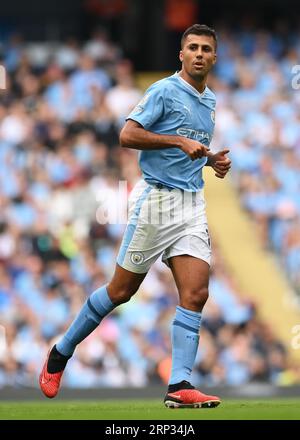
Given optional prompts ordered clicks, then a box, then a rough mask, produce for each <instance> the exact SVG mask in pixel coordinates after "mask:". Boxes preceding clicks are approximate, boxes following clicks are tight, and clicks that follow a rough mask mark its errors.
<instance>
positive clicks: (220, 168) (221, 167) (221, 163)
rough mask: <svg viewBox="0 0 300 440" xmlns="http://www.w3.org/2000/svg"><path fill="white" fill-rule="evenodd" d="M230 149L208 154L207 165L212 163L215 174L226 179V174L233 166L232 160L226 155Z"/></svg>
mask: <svg viewBox="0 0 300 440" xmlns="http://www.w3.org/2000/svg"><path fill="white" fill-rule="evenodd" d="M229 151H230V150H227V149H226V150H221V151H218V153H215V154H211V155H210V154H209V156H208V163H207V165H210V166H211V167H212V168H213V169H214V171H215V176H216V177H219V179H224V177H225V176H226V174H227V173H228V171H229V170H230V168H231V160H230V159H229V157H227V156H226V154H228V153H229Z"/></svg>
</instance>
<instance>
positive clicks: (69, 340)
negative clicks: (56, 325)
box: [56, 286, 116, 356]
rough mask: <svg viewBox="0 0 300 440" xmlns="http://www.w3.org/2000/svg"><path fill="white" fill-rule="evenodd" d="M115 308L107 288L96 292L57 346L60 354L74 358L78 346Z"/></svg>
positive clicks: (103, 287)
mask: <svg viewBox="0 0 300 440" xmlns="http://www.w3.org/2000/svg"><path fill="white" fill-rule="evenodd" d="M115 307H116V306H115V305H114V304H113V303H112V302H111V300H110V298H109V296H108V293H107V289H106V286H102V287H100V288H99V289H97V290H95V292H93V293H92V294H91V296H90V297H89V298H88V299H87V301H86V302H85V303H84V305H83V307H82V309H81V310H80V312H79V314H78V315H77V316H76V318H75V319H74V321H73V322H72V324H71V325H70V327H69V328H68V330H67V331H66V333H65V334H64V336H63V337H62V339H61V340H60V341H59V342H58V343H57V344H56V348H57V350H58V351H59V353H61V354H63V355H64V356H72V354H73V353H74V350H75V348H76V345H77V344H79V343H80V342H81V341H83V340H84V339H85V338H86V337H87V336H88V335H89V334H90V333H92V331H93V330H95V328H96V327H98V325H99V324H100V322H101V321H102V319H103V318H104V317H105V316H106V315H107V314H108V313H109V312H111V311H112V310H113V309H114V308H115Z"/></svg>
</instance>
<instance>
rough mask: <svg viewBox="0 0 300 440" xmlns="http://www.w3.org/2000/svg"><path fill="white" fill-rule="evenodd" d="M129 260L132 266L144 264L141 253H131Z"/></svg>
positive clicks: (143, 257)
mask: <svg viewBox="0 0 300 440" xmlns="http://www.w3.org/2000/svg"><path fill="white" fill-rule="evenodd" d="M130 260H131V262H132V263H133V264H136V265H139V264H142V263H143V262H144V260H145V256H144V254H143V253H142V252H132V254H131V256H130Z"/></svg>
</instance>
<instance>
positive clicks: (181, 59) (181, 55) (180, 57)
mask: <svg viewBox="0 0 300 440" xmlns="http://www.w3.org/2000/svg"><path fill="white" fill-rule="evenodd" d="M179 59H180V61H181V62H182V61H183V53H182V50H181V51H180V52H179Z"/></svg>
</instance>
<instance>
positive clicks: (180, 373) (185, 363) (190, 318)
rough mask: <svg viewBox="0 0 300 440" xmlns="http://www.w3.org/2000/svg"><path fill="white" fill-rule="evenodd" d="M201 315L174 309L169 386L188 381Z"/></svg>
mask: <svg viewBox="0 0 300 440" xmlns="http://www.w3.org/2000/svg"><path fill="white" fill-rule="evenodd" d="M200 323H201V313H198V312H193V311H191V310H187V309H184V308H183V307H180V306H177V307H176V314H175V318H174V321H173V325H172V372H171V377H170V381H169V384H175V383H178V382H181V381H182V380H187V381H188V382H189V381H190V378H191V373H192V369H193V366H194V362H195V358H196V354H197V349H198V344H199V329H200Z"/></svg>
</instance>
